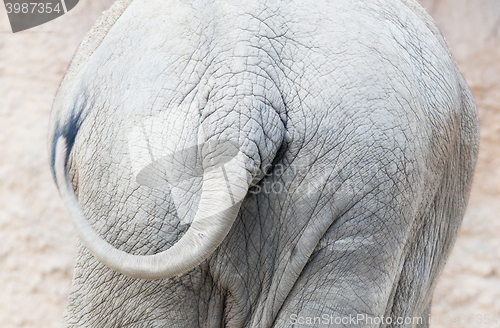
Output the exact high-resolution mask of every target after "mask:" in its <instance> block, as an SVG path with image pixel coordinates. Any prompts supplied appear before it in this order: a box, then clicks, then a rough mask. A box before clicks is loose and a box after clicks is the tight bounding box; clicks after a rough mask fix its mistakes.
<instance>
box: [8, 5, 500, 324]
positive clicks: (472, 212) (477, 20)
mask: <svg viewBox="0 0 500 328" xmlns="http://www.w3.org/2000/svg"><path fill="white" fill-rule="evenodd" d="M421 2H422V3H423V4H424V6H425V7H427V8H428V11H429V12H430V13H431V15H432V16H433V17H434V18H435V20H436V22H437V24H438V25H439V26H440V28H441V30H442V32H443V34H444V35H445V37H446V38H447V40H448V42H449V44H450V46H451V48H452V52H453V54H454V56H455V58H456V60H457V63H458V65H459V67H460V69H461V71H462V73H463V74H464V76H465V78H466V80H467V82H468V83H469V85H470V86H471V89H472V91H473V93H474V96H475V98H476V101H477V104H478V109H479V114H480V120H481V128H482V130H481V149H480V156H479V163H478V166H477V173H476V176H475V181H474V187H473V192H472V196H471V201H470V205H469V208H468V211H467V214H466V217H465V220H464V224H463V226H462V229H461V231H460V235H459V237H458V240H457V244H456V246H455V249H454V250H453V253H452V255H451V257H450V259H449V261H448V264H447V266H446V268H445V271H444V273H443V275H442V277H441V279H440V281H439V284H438V287H437V289H436V292H435V297H434V300H433V308H432V317H433V319H434V321H433V322H436V321H437V323H434V324H432V327H433V328H438V327H439V328H441V327H485V326H486V327H495V326H497V325H498V324H497V325H495V324H491V323H490V324H485V323H484V318H485V315H489V317H490V318H492V317H494V316H495V315H496V314H498V315H499V316H500V239H499V238H498V237H499V235H500V220H498V219H497V217H498V213H500V202H497V201H496V200H497V199H498V195H499V194H500V183H499V182H500V156H499V155H500V147H498V146H497V144H498V142H499V139H500V2H499V1H498V0H422V1H421ZM111 3H112V1H111V0H100V1H97V0H81V1H80V3H79V4H78V5H77V7H76V8H75V9H73V10H72V11H71V12H70V13H68V14H67V15H64V16H62V17H60V18H58V19H56V20H54V21H52V22H50V23H48V24H45V25H42V26H40V27H36V28H33V29H31V30H28V31H25V32H20V33H16V34H12V33H11V30H10V27H9V25H8V20H7V15H6V13H5V10H4V9H3V7H0V327H2V328H11V327H12V328H13V327H57V326H58V324H59V322H60V318H61V315H62V311H63V309H64V306H65V302H66V298H67V295H68V292H69V287H70V282H71V274H72V267H73V264H74V254H75V244H76V236H75V232H74V230H73V228H72V226H71V224H70V222H69V221H68V220H67V218H66V213H65V211H64V209H63V207H62V203H61V201H60V199H59V196H58V193H57V191H56V188H55V186H54V184H53V182H52V178H51V176H50V171H49V167H48V164H47V162H48V160H47V150H46V134H47V125H48V118H49V113H50V108H51V104H52V99H53V97H54V95H55V93H56V90H57V87H58V85H59V83H60V81H61V79H62V76H63V74H64V72H65V70H66V68H67V66H68V64H69V62H70V60H71V57H72V55H73V53H74V51H75V50H76V47H77V46H78V44H79V42H80V40H81V39H82V37H83V36H84V34H85V32H86V31H87V30H88V29H89V27H90V26H91V25H92V23H93V22H94V21H95V20H96V19H97V17H98V16H99V15H100V13H101V12H102V11H103V10H104V9H106V8H107V7H109V5H110V4H111ZM452 314H458V315H467V314H477V315H481V318H483V323H481V324H479V323H472V324H452V323H450V324H446V319H447V316H449V315H452ZM469 318H470V317H469ZM478 318H479V316H476V317H475V318H474V321H476V320H478ZM436 319H437V320H436ZM498 319H499V320H500V318H498ZM462 320H463V319H462ZM499 324H500V323H499Z"/></svg>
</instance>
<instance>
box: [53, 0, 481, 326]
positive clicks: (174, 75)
mask: <svg viewBox="0 0 500 328" xmlns="http://www.w3.org/2000/svg"><path fill="white" fill-rule="evenodd" d="M62 127H64V128H62ZM200 127H201V128H200ZM478 129H479V128H478V119H477V113H476V109H475V105H474V102H473V99H472V96H471V94H470V91H469V89H468V87H467V86H466V84H465V82H464V80H463V78H462V77H461V75H460V73H459V72H458V70H457V68H456V67H455V65H454V62H453V60H452V59H451V57H450V55H449V52H448V50H447V48H446V44H445V42H444V40H443V38H442V36H441V35H440V34H439V32H438V31H437V29H436V27H435V26H434V24H433V23H432V21H431V19H430V18H429V17H427V16H426V14H425V13H424V12H423V9H421V8H420V7H419V5H418V4H416V3H414V2H413V1H410V0H408V1H402V0H385V1H381V0H380V1H361V0H359V1H356V0H351V1H340V0H338V1H316V2H314V5H311V3H307V2H303V1H275V0H270V1H251V2H246V1H245V2H243V1H231V2H229V1H224V0H215V1H208V0H203V1H201V0H200V1H174V0H169V1H156V0H148V1H145V0H134V1H119V2H117V3H115V5H114V6H113V7H112V8H111V9H110V10H109V11H108V12H106V13H105V14H104V15H103V17H102V18H101V20H100V21H99V22H98V23H97V24H96V25H95V26H94V27H93V29H92V30H91V31H90V32H89V35H88V36H87V37H86V39H85V40H84V41H83V43H82V45H81V46H80V48H79V50H78V51H77V54H76V55H75V58H74V60H73V62H72V64H71V66H70V68H69V70H68V73H67V74H66V77H65V79H64V80H63V82H62V84H61V86H60V89H59V91H58V95H57V97H56V99H55V102H54V108H53V113H52V117H51V130H50V132H49V140H50V147H51V150H50V151H51V156H52V157H53V156H54V153H53V148H52V147H53V143H54V140H55V139H57V137H58V136H60V135H64V136H66V137H68V138H69V137H70V136H74V144H73V146H72V148H71V153H70V155H69V158H68V167H69V170H70V174H71V177H72V181H73V185H74V188H75V191H76V193H77V196H78V201H79V203H80V205H81V207H82V209H83V212H84V214H85V216H86V218H87V219H88V220H89V222H90V223H91V224H92V225H93V227H94V229H95V230H96V231H97V232H98V233H99V234H100V235H101V236H102V238H104V239H105V240H106V241H107V242H109V243H111V244H112V245H113V246H115V247H117V248H119V249H121V250H123V251H126V252H128V253H131V254H136V255H145V254H155V253H157V252H160V251H163V250H166V249H168V248H169V247H171V246H172V245H173V244H175V242H176V241H178V240H179V239H180V238H181V237H182V235H183V234H184V233H185V232H186V231H187V229H188V227H189V224H190V222H191V221H192V216H193V212H195V210H193V208H196V206H197V204H198V200H199V197H200V191H201V188H202V185H203V181H202V180H200V178H199V177H196V176H195V175H193V176H192V178H190V179H185V180H183V181H181V182H179V184H172V185H169V187H165V186H166V185H167V184H161V183H156V182H157V180H155V179H153V180H152V181H153V182H147V183H142V184H141V183H140V181H139V182H138V180H137V176H138V174H139V172H140V171H141V170H142V169H143V168H144V167H147V165H149V164H151V163H152V162H154V161H155V160H158V159H161V158H163V157H164V156H166V155H167V154H168V153H169V152H172V151H175V150H176V149H184V148H189V147H195V146H196V145H198V144H199V141H200V138H202V139H203V141H207V140H208V141H210V140H211V141H214V142H215V143H216V144H217V142H220V140H236V141H237V143H238V145H240V147H241V149H240V150H241V152H242V154H243V155H242V156H243V157H244V158H245V163H247V164H246V165H247V166H246V169H247V170H248V172H250V174H251V175H252V177H253V181H252V187H251V188H250V189H249V190H248V193H247V195H246V197H245V198H244V199H243V200H242V203H241V208H240V210H239V214H238V216H237V217H236V220H235V222H234V224H233V226H232V228H231V230H230V231H229V233H228V235H227V236H226V237H225V239H224V240H223V242H222V244H221V245H220V246H219V247H218V248H217V249H216V251H215V252H213V253H212V254H211V255H210V256H209V257H208V258H207V260H206V261H204V262H202V263H201V264H200V265H199V266H197V267H195V268H194V269H192V270H190V271H188V272H185V273H183V274H181V275H178V276H175V277H173V278H169V279H161V280H144V279H134V278H129V277H127V276H125V275H122V274H120V273H117V272H114V271H112V270H110V269H109V268H107V267H106V266H105V265H103V264H101V263H100V262H98V261H97V260H96V259H95V258H94V257H93V256H92V255H91V254H90V253H89V252H88V250H87V249H86V248H85V247H84V246H82V245H79V247H78V254H77V261H76V266H75V271H74V277H73V283H72V288H71V294H70V296H69V300H68V305H67V308H66V311H65V313H64V319H63V324H62V326H63V327H134V328H136V327H311V326H321V325H320V324H318V323H317V322H316V323H315V324H314V323H311V322H309V321H307V320H310V318H313V317H320V318H322V320H334V318H341V319H342V318H345V317H349V315H351V316H358V315H366V316H372V317H382V316H383V317H384V318H387V317H390V318H391V319H392V321H393V323H392V324H390V323H388V322H387V319H385V322H384V323H381V322H380V321H374V322H373V321H372V323H371V324H370V321H368V323H366V322H365V321H361V322H357V323H353V322H352V321H349V322H346V320H345V319H344V322H343V323H341V324H340V325H335V324H334V323H331V322H333V321H328V322H330V326H343V327H360V326H363V327H427V326H428V325H427V324H426V321H427V320H426V319H427V317H428V314H429V311H430V302H431V298H432V292H433V288H434V286H435V283H436V281H437V278H438V276H439V274H440V272H441V270H442V267H443V265H444V263H445V261H446V258H447V256H448V254H449V252H450V249H451V247H452V245H453V242H454V240H455V236H456V234H457V231H458V228H459V225H460V223H461V220H462V217H463V214H464V211H465V207H466V204H467V200H468V196H469V191H470V185H471V180H472V174H473V171H474V166H475V160H476V156H477V147H478V137H479V130H478ZM61 131H62V132H61ZM200 136H201V137H200ZM202 154H203V158H201V159H200V158H198V159H197V160H202V161H208V160H209V159H210V158H214V157H218V156H220V154H218V153H217V151H212V150H210V149H203V151H202ZM194 162H195V159H194V158H191V157H187V159H185V162H184V163H181V164H182V165H181V166H180V168H178V169H179V170H180V171H182V170H183V169H185V168H186V169H187V168H193V167H194V166H195V164H194ZM176 169H177V168H176ZM152 174H153V177H154V173H152ZM157 174H158V177H159V178H158V179H161V178H162V175H161V174H163V173H161V174H160V173H157ZM148 183H149V185H148ZM215 201H216V200H214V202H215ZM181 256H182V255H181ZM398 317H402V318H407V317H410V318H411V317H423V319H424V320H423V324H417V323H415V322H413V323H403V324H396V320H397V318H398ZM308 318H309V319H308ZM323 322H324V321H323ZM325 326H328V325H325Z"/></svg>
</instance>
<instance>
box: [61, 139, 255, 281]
mask: <svg viewBox="0 0 500 328" xmlns="http://www.w3.org/2000/svg"><path fill="white" fill-rule="evenodd" d="M67 144H68V141H67V139H66V137H65V136H60V137H59V138H58V140H57V144H56V147H55V148H56V149H55V152H56V154H55V161H54V171H55V175H56V182H57V186H58V188H59V192H60V193H61V197H62V198H63V201H64V203H65V206H66V208H67V210H68V212H69V215H70V218H71V220H72V222H73V224H74V226H75V228H76V230H77V232H78V234H79V237H80V239H81V241H82V243H83V244H84V245H85V247H86V248H87V249H88V250H89V251H90V252H91V253H92V254H93V255H94V256H95V257H96V259H97V260H99V261H100V262H102V263H103V264H105V265H106V266H107V267H109V268H111V269H112V270H114V271H117V272H120V273H122V274H124V275H127V276H129V277H133V278H140V279H164V278H171V277H174V276H176V275H178V274H181V273H184V272H186V271H188V270H190V269H192V268H194V267H196V266H198V265H199V264H200V263H201V262H203V261H204V260H205V259H206V258H207V257H208V256H209V255H210V254H212V252H214V251H215V249H216V248H217V247H218V246H219V245H220V244H221V243H222V241H223V240H224V238H225V237H226V235H227V234H228V232H229V230H230V229H231V226H232V225H233V223H234V221H235V219H236V217H237V215H238V212H239V208H240V204H241V201H242V200H243V198H244V197H245V196H246V194H247V191H248V188H249V186H250V183H251V174H250V173H249V171H248V169H247V168H246V166H245V163H247V162H248V161H247V158H246V155H244V154H243V153H242V152H239V153H238V154H237V155H236V156H235V157H234V158H233V159H232V160H231V161H229V162H228V163H225V164H224V165H222V166H220V167H219V168H217V169H213V170H208V171H205V172H204V174H203V191H202V194H201V199H200V203H199V206H198V211H197V212H196V215H195V217H194V220H193V222H192V223H191V226H190V227H189V229H188V230H187V231H186V233H185V234H184V235H183V236H182V238H181V239H180V240H179V241H178V242H177V243H175V244H174V245H173V246H172V247H170V248H169V249H167V250H165V251H163V252H160V253H158V254H154V255H132V254H129V253H127V252H124V251H121V250H119V249H117V248H115V247H114V246H112V245H111V244H109V243H108V242H106V241H105V240H104V239H103V238H102V237H101V236H100V235H99V234H98V233H97V232H96V231H95V230H94V228H93V227H92V226H91V224H90V223H89V222H88V220H87V219H86V218H85V215H84V213H83V211H82V208H81V206H80V204H79V203H78V200H77V197H76V195H75V191H74V189H73V185H72V183H71V179H70V176H69V171H68V168H67V158H68V156H67V155H68V154H67V153H68V151H69V150H68V145H67Z"/></svg>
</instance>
